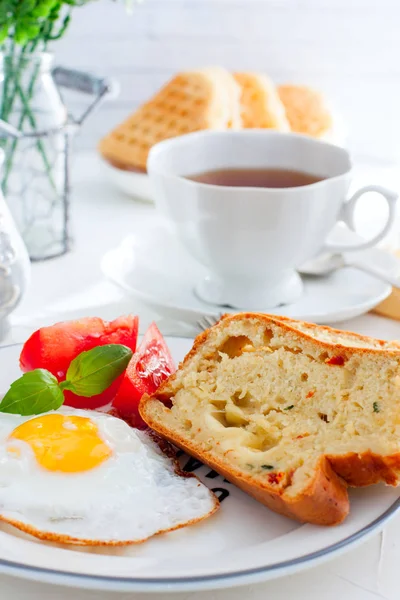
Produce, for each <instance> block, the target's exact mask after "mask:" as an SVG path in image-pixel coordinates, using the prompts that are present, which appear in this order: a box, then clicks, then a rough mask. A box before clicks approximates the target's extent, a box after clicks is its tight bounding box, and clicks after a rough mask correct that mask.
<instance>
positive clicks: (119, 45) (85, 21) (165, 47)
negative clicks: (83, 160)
mask: <svg viewBox="0 0 400 600" xmlns="http://www.w3.org/2000/svg"><path fill="white" fill-rule="evenodd" d="M54 50H55V52H56V56H57V62H59V63H62V64H64V65H69V66H74V67H79V68H81V69H84V70H89V71H93V72H96V73H98V74H103V75H108V76H112V77H115V78H116V79H117V80H119V82H120V84H121V93H120V96H119V97H118V98H117V99H115V100H113V101H109V102H108V103H107V104H106V105H104V106H103V107H102V109H101V110H100V111H99V112H98V113H97V114H96V115H93V116H92V117H91V119H90V121H88V122H87V124H86V126H85V130H84V131H83V133H82V136H81V138H80V140H79V144H80V146H81V147H85V148H89V147H94V146H95V143H96V140H97V139H98V138H99V137H100V136H101V135H102V134H103V133H105V132H106V131H107V130H108V129H110V128H111V127H112V126H113V125H114V124H116V123H117V122H119V121H120V120H122V119H123V118H124V116H126V115H127V114H129V112H130V111H132V110H133V109H134V107H135V106H136V105H137V104H138V103H140V102H141V101H143V100H145V99H146V98H147V97H148V96H149V95H150V94H151V93H153V92H154V91H155V90H156V89H157V87H158V86H159V85H160V84H162V83H163V82H164V81H165V80H166V79H168V77H169V76H170V75H172V74H173V73H174V72H176V71H177V70H179V69H182V68H190V67H192V66H200V65H210V64H221V65H223V66H226V67H228V68H231V69H252V70H260V71H265V72H266V73H269V74H270V75H271V76H272V77H273V78H274V79H275V80H276V81H279V82H281V81H297V82H305V83H308V84H311V85H314V86H317V87H319V88H321V89H322V90H324V91H325V93H326V94H327V95H328V96H329V98H331V100H332V103H333V104H334V105H335V106H336V107H337V110H339V111H340V113H341V114H342V115H343V117H344V120H345V122H346V125H347V129H348V131H349V143H350V146H351V148H352V149H353V150H354V151H355V152H356V153H357V154H359V155H366V156H372V157H376V158H380V159H382V160H389V161H396V160H400V2H399V0H145V1H144V2H143V4H140V5H139V6H137V7H135V8H134V13H133V15H132V16H130V17H129V16H127V15H126V13H125V10H124V7H123V4H122V1H121V0H120V1H119V2H112V1H111V0H98V1H96V2H91V3H89V4H88V5H87V6H85V7H83V8H77V9H75V13H74V17H73V22H72V25H71V28H70V30H69V32H68V34H67V36H66V37H65V38H64V39H63V40H62V41H61V42H57V46H55V47H54Z"/></svg>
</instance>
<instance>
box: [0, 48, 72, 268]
mask: <svg viewBox="0 0 400 600" xmlns="http://www.w3.org/2000/svg"><path fill="white" fill-rule="evenodd" d="M51 65H52V56H51V55H50V54H47V53H40V54H22V53H20V54H16V55H3V56H2V59H1V65H0V66H1V74H0V119H2V121H4V122H6V123H7V124H8V125H11V126H12V127H13V128H15V129H10V130H9V132H8V133H5V128H4V127H3V128H1V124H0V146H1V147H2V148H3V150H4V152H5V161H4V167H3V173H2V178H1V187H2V190H3V193H4V196H5V198H6V201H7V204H8V206H9V208H10V211H11V213H12V215H13V217H14V220H15V222H16V224H17V227H18V229H19V231H20V233H21V235H22V238H23V240H24V242H25V244H26V247H27V249H28V252H29V255H30V257H31V259H32V260H43V259H46V258H52V257H54V256H59V255H61V254H64V253H65V252H66V251H67V250H68V248H69V232H68V194H67V188H68V181H67V177H68V174H67V150H68V133H66V130H65V129H63V127H64V125H65V124H66V122H67V110H66V108H65V106H64V103H63V101H62V98H61V96H60V93H59V91H58V88H57V86H56V85H55V82H54V80H53V77H52V73H51ZM18 132H19V133H18ZM17 134H18V135H17Z"/></svg>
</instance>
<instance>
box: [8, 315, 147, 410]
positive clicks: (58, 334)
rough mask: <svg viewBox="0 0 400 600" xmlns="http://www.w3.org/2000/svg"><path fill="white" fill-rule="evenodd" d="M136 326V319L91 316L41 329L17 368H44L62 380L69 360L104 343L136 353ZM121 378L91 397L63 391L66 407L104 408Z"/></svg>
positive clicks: (36, 332)
mask: <svg viewBox="0 0 400 600" xmlns="http://www.w3.org/2000/svg"><path fill="white" fill-rule="evenodd" d="M138 326H139V320H138V317H134V316H133V315H128V316H126V317H119V318H118V319H115V320H114V321H110V322H107V321H103V320H102V319H99V318H98V317H90V318H86V319H79V320H78V321H64V322H62V323H56V324H55V325H51V326H50V327H42V328H41V329H38V330H37V331H35V333H33V334H32V335H31V337H30V338H29V339H28V340H27V341H26V342H25V344H24V347H23V348H22V352H21V355H20V367H21V369H22V371H24V372H26V371H31V370H32V369H39V368H41V369H47V370H48V371H50V372H51V373H53V375H55V376H56V377H57V379H58V380H59V381H63V380H64V379H65V375H66V372H67V369H68V367H69V365H70V363H71V361H72V360H73V359H74V358H75V357H76V356H78V354H80V353H81V352H84V351H85V350H91V349H92V348H94V347H95V346H104V345H105V344H123V345H124V346H128V348H130V349H131V350H132V352H135V350H136V343H137V335H138ZM122 378H123V376H121V377H119V378H118V379H117V380H116V381H114V382H113V383H112V384H111V386H110V387H109V388H107V389H106V390H105V391H104V392H103V393H102V394H98V395H97V396H92V397H91V398H83V397H81V396H77V395H76V394H73V393H72V392H67V391H66V392H65V404H67V405H69V406H75V407H77V408H98V407H99V406H104V405H105V404H108V403H109V402H111V400H112V399H113V398H114V396H115V394H116V392H117V390H118V388H119V385H120V383H121V381H122Z"/></svg>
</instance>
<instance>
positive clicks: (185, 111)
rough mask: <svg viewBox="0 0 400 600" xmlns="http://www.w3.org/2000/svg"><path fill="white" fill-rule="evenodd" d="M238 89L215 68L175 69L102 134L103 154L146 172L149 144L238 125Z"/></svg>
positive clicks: (114, 161)
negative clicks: (147, 97)
mask: <svg viewBox="0 0 400 600" xmlns="http://www.w3.org/2000/svg"><path fill="white" fill-rule="evenodd" d="M239 95H240V89H239V86H238V85H237V84H236V82H235V80H234V78H233V77H232V75H231V74H230V73H229V72H228V71H226V70H225V69H222V68H220V67H209V68H205V69H199V70H197V71H188V72H184V73H179V74H178V75H177V76H176V77H174V78H173V79H172V80H171V81H169V82H168V83H167V84H166V85H165V86H164V87H163V88H162V89H161V90H160V91H159V92H158V93H157V94H156V95H155V96H154V97H153V98H152V99H151V100H149V101H148V102H146V103H145V104H143V105H142V106H141V107H140V108H139V109H138V110H137V111H136V112H135V113H134V114H132V115H131V116H130V117H128V118H127V119H126V120H125V121H124V122H123V123H121V124H120V125H119V126H118V127H116V128H115V129H114V130H113V131H112V132H111V133H110V134H108V135H106V136H105V137H104V138H103V139H102V140H101V141H100V144H99V151H100V153H101V154H102V156H103V157H104V158H105V159H106V160H108V161H109V162H110V163H111V164H113V165H115V166H117V167H119V168H123V169H128V170H137V169H139V170H145V169H146V162H147V156H148V153H149V151H150V148H151V147H152V146H153V145H154V144H156V143H157V142H160V141H162V140H166V139H168V138H172V137H175V136H178V135H182V134H185V133H190V132H193V131H199V130H202V129H227V128H234V129H235V128H240V126H241V121H240V107H239Z"/></svg>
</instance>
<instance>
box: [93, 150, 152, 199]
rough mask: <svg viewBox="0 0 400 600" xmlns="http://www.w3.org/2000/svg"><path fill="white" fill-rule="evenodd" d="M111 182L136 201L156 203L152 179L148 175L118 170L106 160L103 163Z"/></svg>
mask: <svg viewBox="0 0 400 600" xmlns="http://www.w3.org/2000/svg"><path fill="white" fill-rule="evenodd" d="M102 163H103V166H104V169H105V171H106V173H107V176H108V178H109V180H110V181H111V182H112V183H113V184H114V185H115V187H116V188H117V189H118V190H120V191H121V192H122V193H123V194H125V195H127V196H130V197H131V198H133V199H134V200H141V201H143V202H154V199H153V193H152V189H151V181H150V177H149V176H148V175H147V173H140V172H138V171H128V170H125V169H118V168H117V167H114V166H113V165H111V164H110V163H109V162H107V161H106V160H103V161H102Z"/></svg>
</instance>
